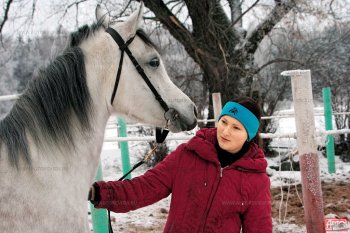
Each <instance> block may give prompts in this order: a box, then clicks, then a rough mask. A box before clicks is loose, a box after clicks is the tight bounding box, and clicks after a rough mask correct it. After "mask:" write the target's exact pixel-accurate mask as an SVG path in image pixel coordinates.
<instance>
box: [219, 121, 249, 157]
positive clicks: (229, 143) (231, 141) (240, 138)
mask: <svg viewBox="0 0 350 233" xmlns="http://www.w3.org/2000/svg"><path fill="white" fill-rule="evenodd" d="M217 139H218V142H219V146H220V147H221V148H222V149H223V150H226V151H228V152H230V153H237V152H238V151H240V149H241V148H242V147H243V144H244V143H245V142H246V141H247V139H248V134H247V131H246V130H245V128H244V126H243V125H242V124H241V122H239V121H238V120H236V119H235V118H233V117H231V116H227V115H225V116H223V117H221V119H220V120H219V122H218V126H217Z"/></svg>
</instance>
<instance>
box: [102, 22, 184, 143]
mask: <svg viewBox="0 0 350 233" xmlns="http://www.w3.org/2000/svg"><path fill="white" fill-rule="evenodd" d="M106 32H107V33H108V34H110V35H111V36H112V38H113V39H114V41H115V42H116V43H117V44H118V46H119V49H120V50H121V56H120V60H119V67H118V72H117V76H116V79H115V84H114V88H113V93H112V97H111V104H113V101H114V98H115V95H116V92H117V89H118V84H119V80H120V74H121V71H122V66H123V59H124V52H126V54H127V55H128V56H129V58H130V60H131V62H132V63H133V64H134V66H135V68H136V70H137V72H138V73H139V74H140V76H141V77H142V79H143V80H144V81H145V82H146V84H147V86H148V87H149V89H151V91H152V93H153V94H154V96H155V98H156V100H157V101H158V102H159V104H160V105H161V106H162V108H163V109H164V111H165V113H164V118H165V120H166V121H167V125H166V128H167V126H168V123H169V121H174V120H176V119H177V118H178V117H179V114H178V112H177V111H176V110H175V109H173V108H169V107H168V105H167V104H166V102H165V101H164V100H163V98H162V97H161V96H160V95H159V93H158V91H157V90H156V89H155V87H154V86H153V85H152V83H151V81H150V80H149V78H148V77H147V75H146V74H145V72H144V70H143V69H142V67H141V66H140V64H139V63H138V62H137V60H136V59H135V57H134V56H133V55H132V53H131V51H130V49H129V48H128V46H129V45H130V44H131V42H132V41H133V40H134V38H135V36H136V35H135V36H133V37H131V38H130V39H128V40H127V41H126V42H125V41H124V40H123V38H122V37H121V36H120V34H119V33H118V32H117V31H116V30H114V29H113V28H110V27H109V28H107V29H106ZM168 132H169V131H168V130H167V129H164V130H163V132H161V130H160V129H159V128H157V129H156V141H157V143H162V142H163V141H164V140H165V138H166V136H167V134H168Z"/></svg>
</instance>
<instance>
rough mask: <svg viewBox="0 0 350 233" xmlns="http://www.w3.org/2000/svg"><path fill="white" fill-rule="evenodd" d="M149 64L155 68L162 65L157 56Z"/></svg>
mask: <svg viewBox="0 0 350 233" xmlns="http://www.w3.org/2000/svg"><path fill="white" fill-rule="evenodd" d="M149 65H150V66H152V67H154V68H157V67H158V66H159V65H160V61H159V59H158V58H157V57H155V58H153V59H152V60H151V61H150V62H149Z"/></svg>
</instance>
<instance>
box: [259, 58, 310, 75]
mask: <svg viewBox="0 0 350 233" xmlns="http://www.w3.org/2000/svg"><path fill="white" fill-rule="evenodd" d="M277 62H292V63H296V64H299V65H301V66H305V64H304V63H302V62H300V61H297V60H291V59H283V58H277V59H273V60H271V61H268V62H266V63H265V64H264V65H262V66H260V67H259V68H258V69H255V70H254V72H253V74H257V73H259V72H260V71H261V70H263V69H264V68H265V67H267V66H269V65H271V64H273V63H277Z"/></svg>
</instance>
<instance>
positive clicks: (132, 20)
mask: <svg viewBox="0 0 350 233" xmlns="http://www.w3.org/2000/svg"><path fill="white" fill-rule="evenodd" d="M140 3H141V4H140V6H139V9H138V10H136V11H134V12H133V13H132V14H131V15H130V16H129V17H128V18H127V20H126V21H125V23H126V24H127V25H128V28H130V31H129V33H130V34H131V35H135V34H136V31H137V29H139V28H140V26H141V24H142V19H143V8H144V3H143V1H141V2H140Z"/></svg>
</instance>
